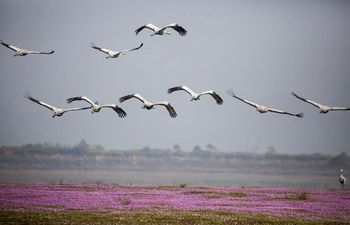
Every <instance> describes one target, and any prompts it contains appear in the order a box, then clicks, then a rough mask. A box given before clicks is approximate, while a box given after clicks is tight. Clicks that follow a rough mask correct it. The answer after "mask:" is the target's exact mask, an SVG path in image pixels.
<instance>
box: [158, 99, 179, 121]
mask: <svg viewBox="0 0 350 225" xmlns="http://www.w3.org/2000/svg"><path fill="white" fill-rule="evenodd" d="M153 105H161V106H165V108H166V109H167V110H168V112H169V115H170V117H171V118H175V117H176V116H177V113H176V111H175V109H174V107H173V106H172V105H170V103H169V102H156V103H154V104H153Z"/></svg>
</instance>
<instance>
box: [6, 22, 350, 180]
mask: <svg viewBox="0 0 350 225" xmlns="http://www.w3.org/2000/svg"><path fill="white" fill-rule="evenodd" d="M145 28H146V29H149V30H151V31H153V33H152V34H151V36H154V35H164V34H167V35H170V34H171V33H170V32H169V31H168V29H169V28H171V29H173V30H175V31H177V32H178V33H179V35H181V36H185V35H186V34H187V31H186V30H185V29H184V28H183V27H182V26H180V25H179V24H177V23H171V24H169V25H166V26H164V27H157V26H155V25H153V24H151V23H148V24H145V25H143V26H141V27H140V28H138V29H136V30H135V33H136V35H138V34H139V33H140V32H141V31H142V30H143V29H145ZM1 44H2V45H3V46H5V47H7V48H9V49H11V50H12V51H14V52H15V54H14V56H26V55H29V54H45V55H48V54H53V53H54V52H55V51H49V52H41V51H31V50H26V49H21V48H19V47H16V46H13V45H10V44H7V43H5V42H4V41H1ZM142 46H143V43H141V44H140V46H138V47H136V48H132V49H126V50H121V51H113V50H110V49H106V48H101V47H98V46H96V45H95V44H94V43H92V44H91V45H90V47H91V48H93V49H96V50H98V51H101V52H103V53H105V54H107V56H106V59H110V58H117V57H119V56H122V55H125V54H126V53H127V52H130V51H135V50H139V49H140V48H141V47H142ZM175 91H185V92H187V93H188V94H189V95H191V101H197V100H199V99H200V97H201V96H203V95H210V96H211V97H213V99H214V100H215V101H216V103H217V104H218V105H222V104H223V102H224V101H223V99H222V98H221V97H220V96H219V95H218V94H217V93H216V92H215V91H213V90H209V91H204V92H201V93H196V92H194V91H192V90H191V89H190V88H189V87H187V86H184V85H183V86H177V87H172V88H169V89H168V93H169V94H171V93H173V92H175ZM227 93H228V94H229V95H230V96H232V97H234V98H236V99H238V100H239V101H242V102H244V103H246V104H248V105H250V106H252V107H254V108H256V110H257V111H258V112H260V113H266V112H272V113H279V114H286V115H290V116H296V117H299V118H302V117H303V116H304V114H303V113H302V112H301V113H290V112H287V111H283V110H279V109H275V108H271V107H268V106H264V105H260V104H257V103H255V102H252V101H248V100H245V99H243V98H241V97H238V96H237V95H236V94H235V93H234V92H233V90H231V89H230V90H228V91H227ZM292 95H293V96H295V97H296V98H298V99H300V100H301V101H304V102H306V103H309V104H311V105H313V106H315V107H317V108H318V109H319V110H320V113H328V112H329V111H348V110H350V108H349V107H348V108H346V107H333V106H327V105H322V104H320V103H317V102H315V101H312V100H308V99H306V98H304V97H301V96H299V95H297V94H296V93H294V92H292ZM25 97H26V98H28V99H29V100H31V101H33V102H35V103H37V104H39V105H41V106H44V107H46V108H48V109H49V110H51V111H52V112H53V115H52V117H53V118H54V117H56V116H57V117H59V116H62V115H63V114H64V113H66V112H71V111H80V110H86V109H91V113H96V112H99V111H100V110H101V109H102V108H111V109H113V110H114V111H115V112H116V113H117V114H118V116H119V117H120V118H124V117H126V115H127V113H126V112H125V111H124V110H123V109H122V108H121V107H119V106H118V105H117V104H114V103H112V104H99V103H98V102H97V101H95V102H94V101H92V100H91V99H89V98H88V97H86V96H78V97H71V98H68V99H67V103H72V102H74V101H85V102H87V103H88V104H89V106H86V107H81V108H66V109H63V108H58V107H55V106H52V105H50V104H47V103H45V102H42V101H40V100H38V99H36V98H33V97H32V96H30V95H29V94H27V95H26V96H25ZM132 98H135V99H138V100H139V101H141V102H142V104H143V106H142V108H144V109H148V110H150V109H154V108H155V106H164V107H165V108H166V110H167V111H168V112H169V115H170V117H172V118H175V117H176V116H177V113H176V111H175V109H174V107H173V106H172V105H171V104H170V103H169V102H167V101H159V102H155V103H152V102H150V101H148V100H146V99H145V98H144V97H142V96H141V95H140V94H137V93H135V94H129V95H125V96H123V97H120V98H119V101H120V103H122V102H124V101H126V100H129V99H132ZM339 182H340V183H341V184H342V186H343V185H344V184H345V182H346V178H345V176H344V175H343V169H341V175H340V177H339Z"/></svg>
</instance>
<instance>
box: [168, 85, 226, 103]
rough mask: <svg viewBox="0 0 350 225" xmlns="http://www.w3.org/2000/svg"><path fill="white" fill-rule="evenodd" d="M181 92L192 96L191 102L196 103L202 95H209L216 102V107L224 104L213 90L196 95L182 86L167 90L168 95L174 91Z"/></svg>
mask: <svg viewBox="0 0 350 225" xmlns="http://www.w3.org/2000/svg"><path fill="white" fill-rule="evenodd" d="M181 90H183V91H186V92H187V93H188V94H190V95H191V96H192V98H191V101H197V100H199V98H200V97H201V96H202V95H210V96H212V97H213V98H214V99H215V101H216V103H217V104H218V105H222V103H224V101H223V100H222V98H221V97H220V96H219V95H218V94H217V93H216V92H215V91H213V90H210V91H204V92H202V93H199V94H198V93H196V92H194V91H192V90H191V89H190V88H189V87H187V86H184V85H182V86H177V87H172V88H169V89H168V93H169V94H171V93H173V92H174V91H181Z"/></svg>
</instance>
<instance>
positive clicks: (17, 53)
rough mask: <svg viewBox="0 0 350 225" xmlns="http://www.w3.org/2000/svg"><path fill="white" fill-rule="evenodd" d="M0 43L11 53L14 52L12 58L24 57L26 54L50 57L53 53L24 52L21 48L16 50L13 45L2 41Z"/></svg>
mask: <svg viewBox="0 0 350 225" xmlns="http://www.w3.org/2000/svg"><path fill="white" fill-rule="evenodd" d="M0 43H1V44H2V45H3V46H5V47H7V48H9V49H11V50H12V51H14V52H15V54H14V55H13V56H26V55H28V54H42V55H51V54H53V53H54V52H55V51H50V52H39V51H30V50H26V49H22V48H18V47H16V46H14V45H10V44H7V43H5V42H4V41H0Z"/></svg>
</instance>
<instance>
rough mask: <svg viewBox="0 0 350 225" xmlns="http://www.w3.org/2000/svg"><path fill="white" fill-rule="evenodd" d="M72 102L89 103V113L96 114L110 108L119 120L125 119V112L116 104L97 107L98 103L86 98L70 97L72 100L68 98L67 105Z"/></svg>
mask: <svg viewBox="0 0 350 225" xmlns="http://www.w3.org/2000/svg"><path fill="white" fill-rule="evenodd" d="M73 101H85V102H87V103H89V104H90V105H91V107H90V108H92V111H91V113H94V112H95V113H97V112H99V111H100V110H101V109H102V108H111V109H113V110H114V111H115V112H116V113H117V114H118V116H119V117H120V118H124V117H126V115H127V114H126V112H125V111H124V110H123V109H122V108H120V107H119V106H117V105H116V104H105V105H99V104H98V102H97V101H96V102H93V101H91V100H90V99H89V98H88V97H86V96H79V97H72V98H68V99H67V103H71V102H73Z"/></svg>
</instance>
